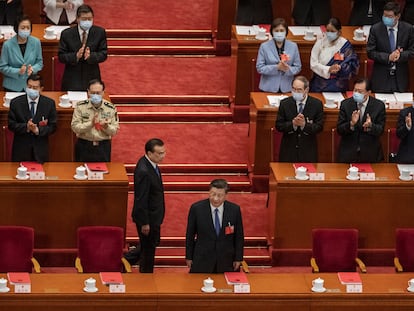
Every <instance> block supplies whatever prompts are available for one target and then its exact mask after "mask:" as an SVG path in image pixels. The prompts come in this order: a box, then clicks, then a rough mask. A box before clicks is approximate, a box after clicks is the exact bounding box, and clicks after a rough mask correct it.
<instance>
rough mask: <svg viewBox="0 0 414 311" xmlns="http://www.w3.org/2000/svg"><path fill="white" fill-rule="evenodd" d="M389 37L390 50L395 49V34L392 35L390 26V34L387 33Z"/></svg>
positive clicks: (392, 31)
mask: <svg viewBox="0 0 414 311" xmlns="http://www.w3.org/2000/svg"><path fill="white" fill-rule="evenodd" d="M389 39H390V47H391V52H394V51H395V36H394V28H390V35H389Z"/></svg>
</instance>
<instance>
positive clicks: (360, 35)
mask: <svg viewBox="0 0 414 311" xmlns="http://www.w3.org/2000/svg"><path fill="white" fill-rule="evenodd" d="M354 37H355V38H356V39H358V40H362V39H364V31H363V30H362V29H360V28H358V29H355V30H354Z"/></svg>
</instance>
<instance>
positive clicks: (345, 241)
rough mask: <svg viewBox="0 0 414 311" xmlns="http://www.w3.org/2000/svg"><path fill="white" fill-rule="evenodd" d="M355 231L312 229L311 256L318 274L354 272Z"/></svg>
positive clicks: (356, 239) (356, 238) (356, 240)
mask: <svg viewBox="0 0 414 311" xmlns="http://www.w3.org/2000/svg"><path fill="white" fill-rule="evenodd" d="M357 252H358V230H357V229H313V230H312V256H313V257H314V258H315V260H316V263H317V265H318V267H319V271H320V272H340V271H356V266H357V264H356V261H355V259H356V258H357Z"/></svg>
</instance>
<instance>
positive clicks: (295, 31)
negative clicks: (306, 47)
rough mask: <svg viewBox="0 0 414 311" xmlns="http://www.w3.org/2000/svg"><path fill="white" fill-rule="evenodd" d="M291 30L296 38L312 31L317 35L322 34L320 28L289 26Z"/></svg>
mask: <svg viewBox="0 0 414 311" xmlns="http://www.w3.org/2000/svg"><path fill="white" fill-rule="evenodd" d="M289 30H290V32H291V33H292V34H293V35H294V36H304V35H305V31H307V30H312V31H313V33H314V34H315V35H321V34H322V30H321V27H320V26H289Z"/></svg>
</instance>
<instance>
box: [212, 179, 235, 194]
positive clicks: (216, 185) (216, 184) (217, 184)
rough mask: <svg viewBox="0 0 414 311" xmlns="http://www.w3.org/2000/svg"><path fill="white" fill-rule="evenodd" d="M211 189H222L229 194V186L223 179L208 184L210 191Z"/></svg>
mask: <svg viewBox="0 0 414 311" xmlns="http://www.w3.org/2000/svg"><path fill="white" fill-rule="evenodd" d="M211 188H217V189H224V191H225V192H226V193H227V192H229V189H230V187H229V184H228V182H227V181H226V180H225V179H214V180H212V181H211V182H210V189H211Z"/></svg>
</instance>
